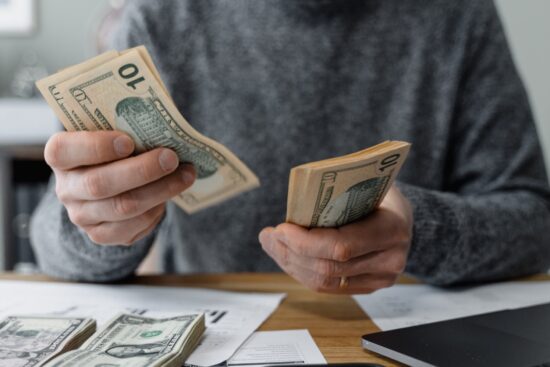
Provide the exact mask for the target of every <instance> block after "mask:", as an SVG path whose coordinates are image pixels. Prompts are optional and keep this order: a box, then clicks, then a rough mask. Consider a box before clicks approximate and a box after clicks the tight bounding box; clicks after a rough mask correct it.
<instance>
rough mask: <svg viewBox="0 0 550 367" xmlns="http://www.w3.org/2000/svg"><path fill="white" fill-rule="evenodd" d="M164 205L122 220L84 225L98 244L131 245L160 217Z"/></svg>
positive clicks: (154, 224) (144, 234) (159, 219)
mask: <svg viewBox="0 0 550 367" xmlns="http://www.w3.org/2000/svg"><path fill="white" fill-rule="evenodd" d="M164 210H165V206H164V204H163V205H158V206H156V207H154V208H152V209H151V210H149V211H147V212H145V213H143V214H142V215H140V216H138V217H135V218H132V219H128V220H126V221H122V222H104V223H101V224H99V225H96V226H90V227H85V228H84V230H85V231H86V233H87V234H88V236H89V237H90V239H91V240H92V241H93V242H95V243H97V244H100V245H106V246H112V245H126V246H128V245H131V244H133V243H134V242H136V241H138V240H140V239H142V238H143V237H145V236H146V235H147V234H149V233H150V232H151V231H152V230H153V229H155V227H156V226H157V225H158V224H159V222H160V221H161V219H162V216H163V213H164Z"/></svg>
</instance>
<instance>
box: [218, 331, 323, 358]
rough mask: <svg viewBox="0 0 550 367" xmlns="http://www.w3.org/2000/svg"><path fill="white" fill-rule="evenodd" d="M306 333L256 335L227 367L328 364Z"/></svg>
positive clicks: (290, 332) (282, 332) (263, 333)
mask: <svg viewBox="0 0 550 367" xmlns="http://www.w3.org/2000/svg"><path fill="white" fill-rule="evenodd" d="M326 363H327V361H326V360H325V358H324V357H323V354H321V351H320V350H319V348H318V347H317V344H315V341H314V340H313V338H312V337H311V335H310V333H309V331H307V330H281V331H257V332H255V333H254V334H252V336H251V337H250V338H248V340H247V341H246V343H244V344H243V345H242V346H241V347H240V348H239V350H238V351H237V352H236V353H235V355H234V356H233V357H231V359H230V360H229V361H227V366H228V367H237V366H254V367H262V366H270V365H281V364H292V365H301V364H326Z"/></svg>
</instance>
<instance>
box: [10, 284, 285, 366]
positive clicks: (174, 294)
mask: <svg viewBox="0 0 550 367" xmlns="http://www.w3.org/2000/svg"><path fill="white" fill-rule="evenodd" d="M0 297H1V298H0V319H3V318H5V317H6V316H8V315H33V314H34V315H36V314H40V315H46V314H49V315H51V314H55V315H60V316H83V317H92V318H94V319H96V320H97V322H98V326H99V327H101V326H102V324H104V323H105V322H107V321H109V320H110V319H111V318H112V317H113V316H114V315H115V314H117V313H118V312H121V311H123V312H130V313H134V314H139V315H148V316H152V317H157V316H158V317H160V316H169V315H174V314H185V313H192V312H205V314H206V326H207V329H206V332H205V334H204V336H203V338H202V340H201V342H200V344H199V346H198V347H197V349H196V350H195V351H194V352H193V354H191V356H190V357H189V359H188V360H187V363H188V364H192V365H196V366H212V365H215V364H219V363H222V362H224V361H226V360H227V359H229V358H230V357H231V356H232V355H233V354H234V353H235V351H236V350H237V349H238V348H239V346H240V345H241V344H242V343H243V342H244V341H245V340H246V339H247V338H248V337H249V336H250V335H251V334H252V333H253V332H254V331H255V330H256V329H257V328H258V327H259V326H260V325H261V324H262V323H263V322H264V321H265V320H266V319H267V318H268V317H269V315H271V313H273V311H274V310H275V309H276V308H277V306H278V305H279V303H280V302H281V300H282V299H283V298H284V297H285V295H284V294H282V293H271V294H270V293H236V292H224V291H215V290H206V289H199V288H180V287H152V286H132V285H116V286H115V285H113V286H107V285H80V284H61V283H40V282H22V281H0Z"/></svg>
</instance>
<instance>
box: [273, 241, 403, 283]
mask: <svg viewBox="0 0 550 367" xmlns="http://www.w3.org/2000/svg"><path fill="white" fill-rule="evenodd" d="M279 246H285V245H284V244H283V243H282V242H279ZM280 251H283V250H282V249H281V250H280ZM289 251H290V252H291V262H292V263H294V264H295V265H296V266H299V267H302V268H304V269H308V270H310V271H312V272H314V273H317V274H320V275H324V276H330V277H342V276H347V277H350V276H356V275H361V274H366V273H369V274H381V275H399V274H401V273H403V271H404V270H405V265H406V258H407V254H406V251H404V250H403V249H402V248H400V247H393V248H390V249H387V250H384V251H377V252H372V253H370V254H367V255H363V256H360V257H356V258H353V259H351V260H349V261H346V262H341V261H335V260H329V259H320V258H312V257H307V256H302V255H300V254H297V253H295V252H293V251H292V250H291V249H289Z"/></svg>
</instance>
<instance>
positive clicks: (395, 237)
mask: <svg viewBox="0 0 550 367" xmlns="http://www.w3.org/2000/svg"><path fill="white" fill-rule="evenodd" d="M412 226H413V214H412V209H411V205H410V203H409V201H408V200H407V199H406V198H405V197H404V196H403V195H402V194H401V192H399V190H398V189H397V188H396V187H395V186H393V187H392V188H391V189H390V190H389V192H388V194H387V195H386V197H385V199H384V201H383V202H382V204H381V205H380V207H379V208H378V209H377V210H376V211H374V212H373V213H372V214H371V215H369V216H368V217H367V218H365V219H362V220H359V221H357V222H354V223H350V224H348V225H345V226H342V227H340V228H313V229H309V230H308V229H306V228H303V227H300V226H297V225H295V224H290V223H284V224H280V225H278V226H277V227H275V228H273V227H269V228H265V229H264V230H263V231H262V232H261V233H260V242H261V244H262V247H263V249H264V250H265V251H266V252H267V253H268V254H269V255H270V256H271V257H272V258H273V259H274V260H275V261H276V262H277V264H279V266H280V267H281V268H282V269H283V270H284V271H286V272H287V273H288V274H290V275H291V276H292V277H294V278H295V279H296V280H298V281H299V282H301V283H302V284H304V285H306V286H307V287H309V288H311V289H313V290H316V291H319V292H330V293H371V292H374V291H375V290H377V289H380V288H386V287H390V286H392V285H393V284H394V283H395V281H396V279H397V277H398V276H399V275H400V274H401V273H402V272H403V271H404V269H405V265H406V263H407V255H408V251H409V247H410V243H411V240H412ZM342 277H347V283H346V286H345V287H340V282H341V278H342Z"/></svg>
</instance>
